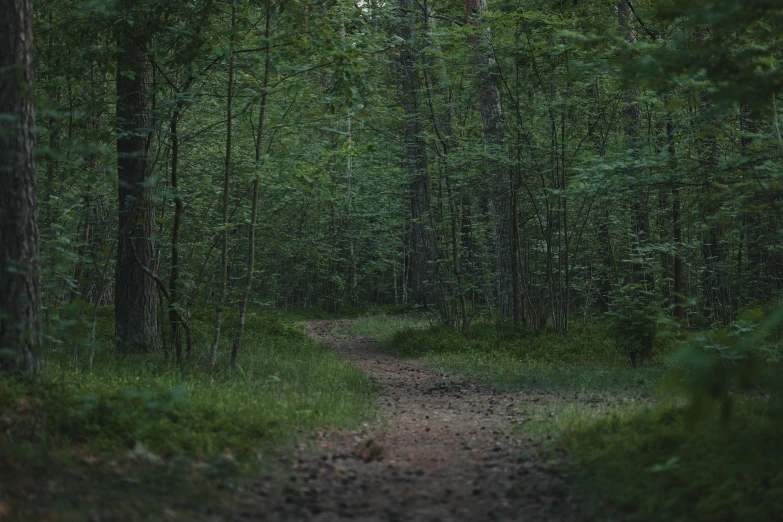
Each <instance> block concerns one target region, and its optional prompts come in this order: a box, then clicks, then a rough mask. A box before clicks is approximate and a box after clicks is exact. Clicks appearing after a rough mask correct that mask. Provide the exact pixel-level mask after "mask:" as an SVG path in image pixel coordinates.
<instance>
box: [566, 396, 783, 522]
mask: <svg viewBox="0 0 783 522" xmlns="http://www.w3.org/2000/svg"><path fill="white" fill-rule="evenodd" d="M762 410H763V404H761V403H760V402H759V401H749V402H747V403H746V404H744V405H743V406H742V407H740V408H738V409H737V411H736V412H735V414H733V415H732V416H731V417H730V418H722V416H721V415H719V414H717V413H715V412H712V413H711V414H708V415H700V416H698V417H695V416H693V414H692V412H691V410H690V409H689V408H683V407H677V406H673V405H665V406H660V407H657V408H654V409H650V410H648V411H645V412H642V413H635V414H633V415H628V416H623V415H612V416H609V417H607V418H602V419H596V420H594V421H593V422H592V423H583V424H581V425H578V426H572V428H571V429H570V430H567V431H566V433H565V435H563V436H562V437H561V439H560V442H561V443H563V444H564V447H565V448H567V450H568V451H569V453H570V454H571V455H572V457H573V459H574V461H575V463H576V465H577V466H578V467H577V469H578V476H579V477H580V479H581V483H582V484H583V485H585V487H587V488H588V489H589V490H590V491H591V492H593V493H595V494H596V496H597V497H598V498H600V499H601V506H600V509H599V513H602V514H606V513H612V512H615V513H617V512H619V513H621V514H623V515H625V517H624V518H630V519H631V520H643V521H682V522H686V521H687V522H707V521H726V522H744V521H749V520H753V521H774V520H783V504H781V503H780V499H781V498H783V468H781V466H780V463H781V462H783V446H781V444H780V441H781V439H782V438H783V427H781V424H780V422H779V420H780V419H772V418H770V417H769V416H767V415H765V414H764V412H763V411H762Z"/></svg>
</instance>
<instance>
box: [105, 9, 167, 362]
mask: <svg viewBox="0 0 783 522" xmlns="http://www.w3.org/2000/svg"><path fill="white" fill-rule="evenodd" d="M135 8H136V2H135V1H132V0H128V1H126V2H125V3H124V9H125V11H126V13H128V16H130V17H133V18H134V23H133V24H132V25H130V24H127V23H122V24H120V26H119V27H118V29H117V46H118V51H117V130H118V136H117V175H118V178H119V236H118V246H117V266H116V269H115V308H114V318H115V342H116V350H117V351H118V352H121V353H136V352H148V351H152V350H155V349H156V348H157V344H158V324H157V311H158V303H157V289H156V285H155V281H154V280H152V279H151V278H149V277H147V276H146V275H145V274H144V271H143V269H142V266H140V265H139V263H137V262H136V260H135V258H134V251H135V252H136V254H137V255H138V258H139V260H140V262H141V265H143V266H144V267H152V266H153V265H154V261H155V245H154V242H153V236H154V233H155V205H154V203H153V201H152V194H153V187H152V186H150V185H151V180H150V174H151V168H150V167H151V165H150V159H149V151H150V143H151V129H150V82H149V66H148V63H147V57H146V52H147V48H148V41H147V40H146V35H145V27H144V20H143V19H142V16H140V15H139V14H138V13H136V12H134V11H135ZM131 243H132V244H131Z"/></svg>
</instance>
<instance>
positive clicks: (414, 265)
mask: <svg viewBox="0 0 783 522" xmlns="http://www.w3.org/2000/svg"><path fill="white" fill-rule="evenodd" d="M399 8H400V11H401V15H400V16H401V20H402V21H401V23H400V26H399V28H398V35H399V36H400V38H402V39H403V40H404V41H405V43H404V44H403V46H402V48H401V49H400V56H399V60H400V74H401V76H402V78H401V80H402V81H401V90H400V104H401V105H402V108H403V111H404V112H405V137H404V140H405V160H404V163H405V167H406V168H407V170H408V179H409V180H410V185H409V187H410V208H411V256H410V271H409V274H410V279H411V281H410V283H411V290H412V294H413V300H414V301H415V302H418V303H420V304H423V305H427V301H428V297H429V295H430V294H431V292H430V291H429V290H428V288H429V287H430V282H431V281H432V270H431V267H430V264H431V262H432V261H433V257H434V256H433V252H432V249H433V248H434V237H433V233H432V231H431V230H429V229H428V226H427V217H428V214H429V212H430V208H429V207H430V201H429V176H428V174H427V146H426V143H425V141H424V135H423V132H424V129H423V126H422V114H421V109H420V107H419V99H420V92H421V81H420V78H419V70H418V67H417V65H418V64H417V61H418V60H417V56H416V53H415V52H414V51H413V50H412V49H411V47H410V46H411V41H412V39H413V31H414V27H415V17H414V15H413V13H412V10H413V2H411V1H410V0H400V1H399Z"/></svg>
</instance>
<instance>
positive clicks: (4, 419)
mask: <svg viewBox="0 0 783 522" xmlns="http://www.w3.org/2000/svg"><path fill="white" fill-rule="evenodd" d="M87 317H91V314H90V315H87ZM112 318H113V310H112V309H111V308H105V309H101V310H100V313H99V316H98V323H97V329H96V334H97V335H96V351H95V358H94V361H93V364H92V366H90V364H89V357H88V353H89V346H88V342H87V340H86V339H88V338H89V337H90V329H91V328H90V325H89V324H86V323H79V322H77V323H76V324H74V325H72V326H70V327H69V328H68V329H67V330H66V333H67V334H68V337H65V338H64V340H63V342H62V343H60V344H57V345H55V347H54V348H53V349H52V348H51V347H50V349H49V350H48V352H47V354H46V357H45V365H44V368H43V370H42V371H41V372H40V373H39V374H37V375H36V376H35V378H34V379H30V378H29V377H26V376H20V375H2V376H0V505H4V504H7V505H12V506H13V505H16V506H18V509H19V510H20V513H21V512H23V511H24V509H28V511H27V512H26V513H28V514H29V513H30V512H29V509H33V510H34V509H35V498H39V500H40V498H41V495H42V493H41V492H40V491H39V493H37V495H38V497H29V496H27V495H26V494H24V492H22V493H20V494H18V495H17V494H15V493H14V491H15V490H14V489H13V488H12V487H11V486H10V485H9V481H16V480H17V479H18V477H21V476H28V477H29V480H30V481H31V482H32V483H36V484H46V483H49V482H51V483H53V484H57V488H59V489H58V491H59V493H57V492H54V493H51V494H50V497H51V499H50V501H49V502H48V503H49V504H51V505H55V504H57V505H58V506H59V507H58V508H57V509H58V510H63V509H64V510H65V511H62V513H72V514H73V517H74V518H73V519H74V520H83V519H84V518H83V515H84V513H83V510H82V507H83V506H82V507H80V506H71V508H73V509H74V510H75V511H69V509H71V508H67V507H64V506H63V502H65V503H68V502H70V501H69V500H68V497H75V498H77V499H78V497H79V495H82V494H84V495H87V494H88V493H87V492H89V491H91V492H92V493H90V495H91V496H92V498H94V499H98V500H95V502H98V503H100V504H102V505H109V504H111V503H112V502H113V501H112V500H110V499H112V498H116V497H117V495H118V494H120V493H121V491H122V490H123V489H127V490H128V491H131V490H133V491H135V493H129V495H130V496H129V497H128V498H124V499H123V501H122V502H121V503H118V504H117V506H116V509H118V510H119V512H118V513H115V515H116V517H117V519H118V520H136V519H139V520H141V519H145V518H144V517H142V518H138V513H140V512H144V513H148V514H150V513H152V511H155V510H156V509H158V508H160V505H159V504H160V502H161V498H160V497H165V498H168V497H169V494H170V493H171V494H172V495H173V496H172V497H171V498H180V501H182V498H181V497H182V496H183V495H184V496H192V495H194V494H195V492H196V491H197V490H198V487H197V484H196V485H194V484H195V483H194V482H193V480H192V479H193V476H194V475H193V474H194V473H196V474H198V475H199V476H203V478H205V480H209V477H212V476H223V474H225V473H230V474H233V473H236V472H238V471H239V472H244V471H251V470H253V469H257V468H259V467H260V469H261V470H264V469H272V468H274V467H275V466H277V465H278V463H277V462H278V456H280V455H284V454H285V452H286V451H287V448H291V447H293V446H294V445H295V444H296V443H297V442H298V441H301V440H303V436H304V435H306V434H308V433H310V432H312V430H313V429H314V428H322V427H346V428H353V427H356V426H358V425H359V424H360V423H362V422H363V421H366V420H369V419H371V418H373V417H374V415H375V400H374V399H375V396H376V393H377V391H378V389H377V384H375V383H374V381H372V379H371V378H369V377H368V376H366V375H365V374H363V373H362V372H360V371H359V370H358V369H357V368H356V367H355V366H353V365H352V364H350V363H348V362H346V361H345V360H343V359H341V358H340V357H338V356H336V355H333V354H332V353H331V352H329V351H328V350H326V348H325V347H323V346H321V345H319V344H317V343H315V342H314V341H312V340H310V339H309V338H308V337H307V336H306V335H305V334H304V333H303V332H302V331H301V330H300V329H299V328H297V327H296V325H294V324H293V323H291V322H286V321H285V320H283V319H282V318H281V316H280V315H279V314H277V313H274V312H263V313H255V314H251V316H250V317H248V324H247V327H246V332H245V336H244V340H243V343H242V348H241V351H240V357H239V363H238V366H237V367H236V368H231V367H230V366H229V358H230V344H231V341H232V340H233V332H232V331H231V325H232V324H234V321H233V319H234V318H232V317H228V318H226V320H225V321H224V330H223V335H222V339H221V345H220V352H219V357H218V361H217V364H216V365H215V367H214V369H210V367H209V366H208V365H207V364H206V360H205V358H204V354H205V353H206V350H207V349H208V346H209V342H210V340H211V334H212V324H211V318H210V314H208V313H205V314H204V315H203V316H197V317H194V318H192V319H191V327H192V328H193V332H194V338H195V341H196V350H197V354H196V356H195V357H194V358H193V360H192V361H190V362H183V363H176V362H174V361H171V360H167V359H166V358H164V356H163V354H162V353H160V352H158V353H152V354H148V355H134V356H125V357H123V356H120V355H117V354H115V353H114V352H113V348H112V343H111V339H112V337H113V332H114V327H113V320H112ZM226 325H228V326H226ZM77 349H78V350H79V353H80V358H79V364H78V367H77V366H76V363H75V356H76V351H77ZM73 476H81V477H83V480H82V479H79V480H75V481H74V480H73ZM15 477H16V478H15ZM47 481H48V482H47ZM128 481H130V482H131V483H132V484H135V485H137V486H138V487H135V486H134V487H131V486H128V484H127V483H126V482H128ZM196 482H198V481H196ZM203 485H204V484H202V486H203ZM5 486H8V487H5ZM178 489H179V490H181V491H180V493H181V494H180V495H179V497H177V495H174V494H173V493H172V492H173V491H177V490H178ZM207 489H213V488H211V487H210V488H207ZM120 497H122V495H120ZM131 497H132V498H131ZM150 497H153V498H150ZM134 499H135V500H134ZM143 499H146V500H143ZM130 500H133V501H134V502H137V503H138V504H139V505H138V506H136V507H133V505H132V504H127V505H125V504H126V501H130ZM200 500H201V499H200V498H199V499H195V501H194V502H191V506H192V507H193V508H194V509H196V508H199V509H201V508H203V507H204V505H205V503H204V502H201V501H200ZM167 501H168V500H167ZM183 502H184V501H183ZM44 503H45V504H46V503H47V502H44ZM77 504H78V501H77ZM25 506H27V507H25ZM31 506H32V507H31ZM119 506H125V507H119ZM145 506H146V507H145ZM111 509H115V508H111ZM149 509H152V511H149ZM158 511H159V509H158ZM134 513H135V514H134ZM153 514H154V513H153ZM153 514H150V516H151V517H152V518H151V519H155V517H154V516H152V515H153ZM80 517H82V518H80ZM164 518H165V517H164ZM65 519H68V517H67V516H65Z"/></svg>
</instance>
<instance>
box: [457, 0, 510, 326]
mask: <svg viewBox="0 0 783 522" xmlns="http://www.w3.org/2000/svg"><path fill="white" fill-rule="evenodd" d="M486 12H487V0H465V16H466V17H467V18H468V20H469V21H471V23H473V24H474V25H478V24H479V22H478V21H477V20H476V19H475V17H476V16H480V15H481V14H482V13H486ZM489 37H490V31H489V28H484V29H482V34H481V36H480V37H479V38H475V39H474V41H473V43H474V44H475V45H476V54H475V55H474V57H473V63H474V64H475V65H476V68H477V70H476V80H477V81H478V95H479V110H480V112H481V123H482V129H483V131H482V132H483V138H484V145H485V147H486V148H487V152H488V157H489V159H488V160H487V162H486V164H487V177H488V181H489V183H490V191H491V192H490V200H489V210H490V215H492V216H493V218H494V220H495V227H494V230H493V232H494V238H493V239H494V249H495V252H494V256H495V273H496V276H497V283H498V300H499V302H500V310H501V313H502V314H503V315H504V316H507V317H508V316H512V315H513V310H512V308H513V304H512V300H513V292H512V281H511V280H512V277H511V262H510V261H511V241H510V236H511V230H510V228H511V227H510V226H509V222H510V219H509V217H510V214H511V211H510V206H511V205H510V199H509V198H508V193H509V184H510V178H509V174H508V172H506V171H507V169H505V168H504V167H503V164H502V161H501V160H500V159H499V156H500V155H501V154H502V153H503V151H504V150H505V146H506V131H505V124H504V120H503V107H502V105H501V100H500V89H499V88H498V81H499V80H500V69H499V67H498V64H497V62H496V61H495V59H494V58H493V57H492V56H491V55H490V52H489V49H487V47H488V46H489Z"/></svg>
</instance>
